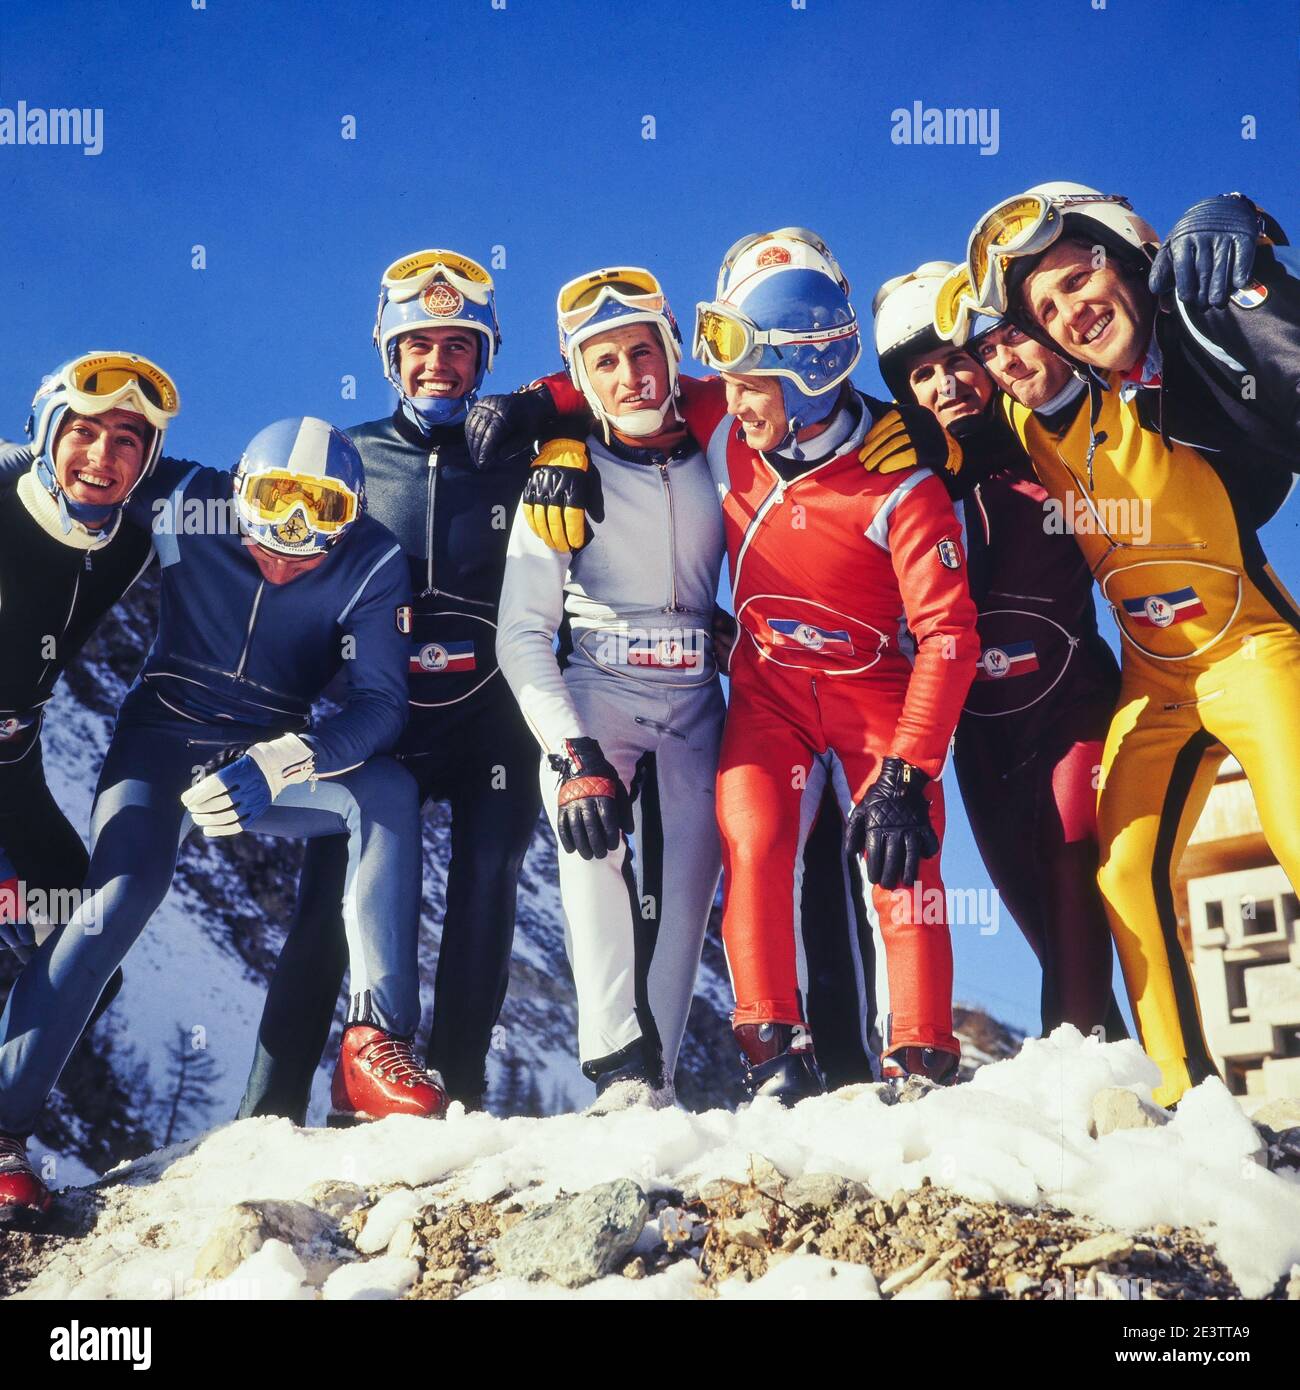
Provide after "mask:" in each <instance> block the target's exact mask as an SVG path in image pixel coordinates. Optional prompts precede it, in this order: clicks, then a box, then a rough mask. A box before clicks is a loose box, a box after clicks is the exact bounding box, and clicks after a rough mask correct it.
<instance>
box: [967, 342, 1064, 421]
mask: <svg viewBox="0 0 1300 1390" xmlns="http://www.w3.org/2000/svg"><path fill="white" fill-rule="evenodd" d="M970 351H971V352H972V353H973V354H974V356H975V359H976V361H978V362H979V363H980V365H981V366H982V367H983V368H984V370H985V371H986V372H987V373H988V374H989V375H990V376H991V377H992V378H993V380H994V381H995V382H996V383H997V385H998V386H1000V387H1001V388H1002V390H1003V391H1005V392H1006V393H1007V395H1009V396H1010V397H1012V399H1013V400H1017V401H1019V402H1020V404H1021V405H1023V406H1026V407H1028V409H1030V410H1037V409H1038V407H1039V406H1040V405H1043V404H1045V403H1046V402H1047V401H1050V400H1051V399H1052V397H1053V396H1055V395H1056V394H1057V393H1058V392H1059V391H1061V390H1062V389H1063V388H1064V387H1065V383H1066V382H1067V381H1069V379H1070V365H1069V363H1068V362H1066V361H1065V360H1064V359H1063V358H1061V357H1058V356H1057V355H1056V353H1054V352H1053V351H1052V350H1051V348H1046V347H1044V346H1043V345H1042V343H1040V342H1037V341H1036V340H1035V339H1033V338H1030V337H1028V336H1027V335H1026V334H1025V333H1023V332H1021V330H1020V329H1019V328H1017V327H1016V326H1015V324H1014V323H1002V324H999V325H998V327H997V328H994V329H992V330H991V331H990V332H988V333H985V334H984V335H983V336H982V337H981V338H980V339H979V341H978V342H975V343H973V344H971V348H970Z"/></svg>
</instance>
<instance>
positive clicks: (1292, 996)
mask: <svg viewBox="0 0 1300 1390" xmlns="http://www.w3.org/2000/svg"><path fill="white" fill-rule="evenodd" d="M1175 889H1176V891H1175V902H1176V906H1177V910H1178V924H1179V933H1180V935H1181V936H1182V938H1183V946H1184V949H1188V948H1190V951H1191V955H1192V969H1193V973H1194V975H1195V977H1196V988H1197V993H1198V994H1199V996H1200V1003H1201V1017H1202V1021H1203V1022H1204V1025H1205V1033H1206V1037H1207V1038H1208V1040H1209V1044H1210V1050H1211V1052H1212V1053H1213V1055H1214V1059H1215V1061H1216V1062H1217V1063H1218V1066H1219V1068H1220V1070H1221V1071H1222V1073H1223V1076H1224V1078H1225V1080H1226V1081H1227V1083H1228V1086H1229V1088H1230V1089H1231V1090H1232V1092H1233V1093H1234V1094H1235V1095H1240V1096H1242V1097H1243V1098H1246V1099H1247V1100H1248V1101H1249V1102H1263V1101H1264V1100H1267V1099H1275V1098H1278V1097H1281V1096H1300V899H1297V896H1296V890H1295V887H1294V886H1293V885H1292V884H1291V883H1290V882H1289V881H1288V879H1287V876H1286V874H1285V873H1284V872H1283V871H1282V868H1281V866H1280V865H1279V864H1278V863H1277V861H1276V860H1275V859H1274V857H1273V855H1272V854H1271V853H1270V851H1269V848H1268V845H1267V843H1266V842H1265V840H1264V834H1263V831H1262V829H1261V828H1260V824H1259V816H1258V815H1257V813H1256V811H1255V801H1254V797H1253V796H1252V795H1251V791H1250V785H1249V784H1248V783H1247V781H1246V779H1245V776H1244V774H1243V773H1242V770H1241V766H1240V764H1239V763H1238V762H1237V761H1236V760H1235V759H1233V758H1229V759H1228V760H1227V761H1226V762H1225V763H1224V766H1223V769H1222V771H1221V772H1220V774H1219V778H1218V781H1217V782H1216V783H1215V785H1214V788H1213V789H1212V791H1211V793H1210V799H1209V801H1208V802H1207V804H1206V807H1205V810H1204V811H1203V812H1202V814H1201V818H1200V820H1199V821H1198V822H1197V825H1196V829H1195V830H1194V831H1193V832H1192V837H1191V840H1190V841H1189V843H1188V847H1187V851H1186V853H1185V854H1184V855H1183V860H1182V863H1181V864H1180V865H1179V868H1178V874H1177V878H1176V883H1175ZM1248 1108H1253V1106H1250V1105H1248Z"/></svg>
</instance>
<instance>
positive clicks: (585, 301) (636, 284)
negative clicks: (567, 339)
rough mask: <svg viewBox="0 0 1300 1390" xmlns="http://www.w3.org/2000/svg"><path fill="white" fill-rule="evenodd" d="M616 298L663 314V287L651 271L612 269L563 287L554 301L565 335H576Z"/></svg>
mask: <svg viewBox="0 0 1300 1390" xmlns="http://www.w3.org/2000/svg"><path fill="white" fill-rule="evenodd" d="M611 297H612V298H616V299H618V300H619V301H620V302H622V303H624V304H626V305H628V306H629V307H630V308H635V309H645V310H648V311H649V312H651V313H655V314H661V313H662V312H663V309H664V302H665V300H664V291H663V286H662V285H661V284H660V283H659V281H658V279H657V278H656V277H655V276H654V275H652V274H651V273H650V271H648V270H642V269H641V268H640V267H639V266H613V267H611V268H609V269H607V270H593V271H590V272H589V273H588V274H586V275H579V276H577V277H576V278H575V279H572V280H570V281H569V282H568V284H566V285H564V286H562V287H561V289H560V292H559V294H558V295H556V297H555V315H556V319H557V321H558V322H559V326H560V331H561V332H562V333H576V332H577V330H578V329H579V328H581V327H582V325H583V324H584V323H586V322H587V320H588V319H590V318H591V317H592V315H593V314H594V313H595V312H596V310H597V309H598V308H600V306H601V304H602V303H603V302H604V301H605V300H606V299H607V298H611Z"/></svg>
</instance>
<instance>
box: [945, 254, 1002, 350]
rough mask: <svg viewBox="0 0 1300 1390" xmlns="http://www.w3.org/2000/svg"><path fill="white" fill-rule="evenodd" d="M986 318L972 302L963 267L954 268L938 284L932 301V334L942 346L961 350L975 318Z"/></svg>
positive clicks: (968, 277)
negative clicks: (951, 344)
mask: <svg viewBox="0 0 1300 1390" xmlns="http://www.w3.org/2000/svg"><path fill="white" fill-rule="evenodd" d="M981 313H983V314H988V313H990V311H989V310H987V309H984V308H983V306H982V305H980V304H979V302H978V301H977V300H976V298H975V292H974V290H973V289H972V288H971V282H970V270H969V268H968V267H967V266H964V265H958V266H954V267H953V268H952V269H951V270H950V271H949V272H948V274H947V275H945V276H944V278H943V280H942V281H941V282H940V284H939V290H938V293H937V294H936V295H935V297H934V331H935V332H936V333H937V334H938V335H939V337H940V338H942V339H943V340H944V342H946V343H955V344H956V345H957V346H958V347H960V346H962V344H964V343H965V342H966V340H967V339H968V338H969V337H970V333H971V327H972V322H973V320H974V318H975V316H976V315H977V314H981Z"/></svg>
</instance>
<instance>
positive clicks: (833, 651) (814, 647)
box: [767, 618, 853, 656]
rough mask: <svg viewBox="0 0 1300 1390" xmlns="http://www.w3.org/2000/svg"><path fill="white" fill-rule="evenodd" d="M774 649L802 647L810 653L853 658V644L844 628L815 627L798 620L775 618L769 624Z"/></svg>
mask: <svg viewBox="0 0 1300 1390" xmlns="http://www.w3.org/2000/svg"><path fill="white" fill-rule="evenodd" d="M767 626H768V628H769V630H770V631H771V633H772V645H773V646H774V647H802V648H803V649H804V650H805V651H809V652H826V653H827V654H829V655H834V656H852V655H853V642H852V640H851V638H850V637H849V634H848V632H847V631H846V630H845V629H844V628H829V627H814V626H813V624H812V623H801V622H799V621H798V619H797V618H773V619H771V621H769V623H768V625H767Z"/></svg>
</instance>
